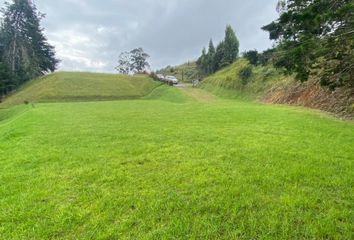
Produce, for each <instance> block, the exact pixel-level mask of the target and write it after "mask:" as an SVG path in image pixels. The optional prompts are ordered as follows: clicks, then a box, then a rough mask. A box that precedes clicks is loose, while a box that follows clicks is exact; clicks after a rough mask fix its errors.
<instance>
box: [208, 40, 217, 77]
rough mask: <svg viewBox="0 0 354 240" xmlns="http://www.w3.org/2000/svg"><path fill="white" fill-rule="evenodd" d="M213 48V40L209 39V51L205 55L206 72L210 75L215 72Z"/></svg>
mask: <svg viewBox="0 0 354 240" xmlns="http://www.w3.org/2000/svg"><path fill="white" fill-rule="evenodd" d="M215 52H216V50H215V47H214V43H213V40H212V39H210V41H209V49H208V54H207V67H208V69H207V72H208V74H212V73H214V72H215V61H214V59H215Z"/></svg>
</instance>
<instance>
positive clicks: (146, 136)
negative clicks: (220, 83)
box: [0, 86, 354, 239]
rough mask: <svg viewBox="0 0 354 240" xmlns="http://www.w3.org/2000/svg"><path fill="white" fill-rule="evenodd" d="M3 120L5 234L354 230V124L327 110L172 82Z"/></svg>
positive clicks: (46, 106)
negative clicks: (230, 96) (137, 96)
mask: <svg viewBox="0 0 354 240" xmlns="http://www.w3.org/2000/svg"><path fill="white" fill-rule="evenodd" d="M1 116H2V120H1ZM0 121H1V122H0V165H1V168H0V239H353V237H354V236H353V224H354V212H353V209H354V191H353V190H354V189H353V186H354V168H353V160H354V125H353V124H352V123H348V122H342V121H339V120H336V119H333V118H331V117H328V116H326V115H324V114H322V113H319V112H314V111H310V110H306V109H302V108H292V107H285V106H267V105H260V104H255V103H250V102H242V101H238V100H225V99H219V98H216V97H214V96H212V95H210V97H208V93H206V92H203V91H202V90H197V89H194V90H193V89H177V88H170V87H166V86H162V87H159V88H157V89H155V90H154V91H153V92H152V93H151V94H150V95H149V96H147V97H145V98H144V99H141V100H127V101H106V102H82V103H79V102H76V103H68V102H67V103H41V104H36V105H35V106H34V107H32V106H31V105H27V106H20V107H16V109H15V110H12V111H10V110H0Z"/></svg>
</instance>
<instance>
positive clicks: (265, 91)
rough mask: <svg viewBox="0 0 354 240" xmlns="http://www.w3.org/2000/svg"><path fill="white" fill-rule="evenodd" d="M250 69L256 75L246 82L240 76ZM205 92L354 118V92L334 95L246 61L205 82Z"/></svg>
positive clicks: (312, 82) (311, 83) (313, 83)
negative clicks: (296, 106) (319, 110)
mask: <svg viewBox="0 0 354 240" xmlns="http://www.w3.org/2000/svg"><path fill="white" fill-rule="evenodd" d="M247 68H248V69H251V72H252V73H251V75H250V77H249V78H246V79H245V78H242V77H241V76H240V72H241V71H242V70H244V69H247ZM201 88H202V89H205V90H208V91H209V92H213V93H214V94H217V95H218V96H221V97H226V98H238V99H246V100H255V99H257V100H260V101H262V102H266V103H280V104H291V105H298V106H304V107H310V108H315V109H321V110H324V111H327V112H331V113H335V114H336V115H338V116H343V117H346V118H354V92H353V89H345V88H338V89H336V91H334V92H331V91H329V90H328V88H325V87H321V86H320V85H319V84H318V81H316V80H315V79H312V80H309V81H308V82H305V83H301V82H299V81H295V80H294V79H293V77H291V76H284V75H283V74H281V73H280V72H279V71H278V70H276V69H274V68H273V67H271V66H256V67H255V66H251V65H250V64H249V63H248V62H247V61H246V60H244V59H240V60H238V61H237V62H235V63H234V64H232V65H231V66H229V67H227V68H225V69H223V70H221V71H219V72H217V73H215V74H214V75H211V76H209V77H208V78H206V79H204V81H203V82H202V83H201Z"/></svg>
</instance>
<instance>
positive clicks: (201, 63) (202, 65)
mask: <svg viewBox="0 0 354 240" xmlns="http://www.w3.org/2000/svg"><path fill="white" fill-rule="evenodd" d="M197 66H198V68H199V70H200V72H201V74H202V75H205V74H207V71H208V70H207V69H208V65H207V52H206V49H205V48H203V50H202V55H201V56H200V57H199V58H198V60H197Z"/></svg>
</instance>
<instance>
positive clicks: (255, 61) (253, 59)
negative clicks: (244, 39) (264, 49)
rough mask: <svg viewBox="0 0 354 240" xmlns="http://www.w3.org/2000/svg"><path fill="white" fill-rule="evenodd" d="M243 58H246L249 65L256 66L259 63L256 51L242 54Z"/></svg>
mask: <svg viewBox="0 0 354 240" xmlns="http://www.w3.org/2000/svg"><path fill="white" fill-rule="evenodd" d="M243 57H244V58H246V59H247V60H248V61H249V62H250V64H252V65H255V66H257V65H258V63H259V60H258V58H259V54H258V51H257V50H250V51H246V52H244V53H243Z"/></svg>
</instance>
